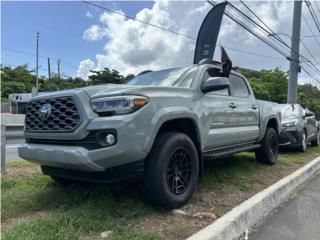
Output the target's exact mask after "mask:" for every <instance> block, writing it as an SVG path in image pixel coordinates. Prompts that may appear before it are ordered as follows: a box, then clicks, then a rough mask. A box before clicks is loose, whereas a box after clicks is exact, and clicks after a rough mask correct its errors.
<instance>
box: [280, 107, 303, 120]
mask: <svg viewBox="0 0 320 240" xmlns="http://www.w3.org/2000/svg"><path fill="white" fill-rule="evenodd" d="M299 116H300V110H299V107H298V106H297V105H293V106H292V105H285V106H283V107H282V108H281V118H282V119H288V118H289V119H291V118H299Z"/></svg>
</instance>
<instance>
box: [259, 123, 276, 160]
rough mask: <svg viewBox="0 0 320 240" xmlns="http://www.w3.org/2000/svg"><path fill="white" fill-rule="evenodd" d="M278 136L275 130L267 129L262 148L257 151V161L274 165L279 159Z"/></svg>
mask: <svg viewBox="0 0 320 240" xmlns="http://www.w3.org/2000/svg"><path fill="white" fill-rule="evenodd" d="M278 151H279V147H278V134H277V132H276V130H274V129H273V128H267V130H266V134H265V136H264V138H263V139H262V140H261V147H260V148H259V149H257V150H256V151H255V153H256V159H257V160H258V161H259V162H261V163H264V164H268V165H274V164H275V163H276V162H277V159H278Z"/></svg>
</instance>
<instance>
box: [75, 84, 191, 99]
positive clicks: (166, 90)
mask: <svg viewBox="0 0 320 240" xmlns="http://www.w3.org/2000/svg"><path fill="white" fill-rule="evenodd" d="M81 90H83V91H85V92H86V93H87V94H88V95H89V97H90V98H91V99H94V98H100V97H110V96H119V95H130V94H132V95H145V96H150V97H151V96H159V95H161V96H163V95H167V94H169V95H171V94H178V95H179V94H187V95H188V93H192V89H186V88H176V87H155V86H151V87H150V86H131V85H126V84H104V85H96V86H90V87H84V88H81Z"/></svg>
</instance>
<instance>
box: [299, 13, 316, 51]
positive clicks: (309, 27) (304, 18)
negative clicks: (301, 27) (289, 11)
mask: <svg viewBox="0 0 320 240" xmlns="http://www.w3.org/2000/svg"><path fill="white" fill-rule="evenodd" d="M302 18H303V20H304V22H305V24H306V25H307V27H308V29H309V30H310V32H311V36H313V39H314V40H315V41H316V43H317V44H318V45H319V47H320V42H319V40H318V39H317V38H316V36H315V35H314V32H313V30H312V28H311V26H310V24H309V22H308V21H307V18H306V17H305V16H304V14H303V13H302Z"/></svg>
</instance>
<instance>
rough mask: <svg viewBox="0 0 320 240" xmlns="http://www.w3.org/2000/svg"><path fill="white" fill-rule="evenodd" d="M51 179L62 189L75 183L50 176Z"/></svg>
mask: <svg viewBox="0 0 320 240" xmlns="http://www.w3.org/2000/svg"><path fill="white" fill-rule="evenodd" d="M50 177H51V178H52V180H53V181H54V182H55V183H56V184H57V185H58V186H60V187H68V186H69V185H70V184H72V182H73V181H72V180H69V179H66V178H62V177H55V176H50Z"/></svg>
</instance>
